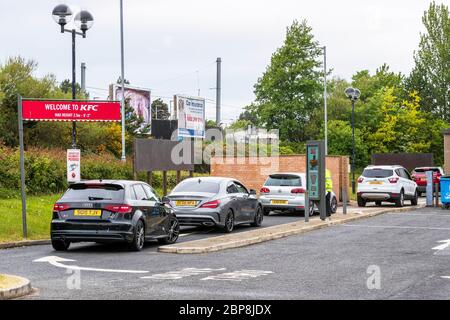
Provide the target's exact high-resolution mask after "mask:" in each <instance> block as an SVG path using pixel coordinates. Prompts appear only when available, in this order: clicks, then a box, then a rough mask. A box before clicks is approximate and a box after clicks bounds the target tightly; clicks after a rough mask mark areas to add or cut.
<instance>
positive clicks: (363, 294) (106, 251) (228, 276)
mask: <svg viewBox="0 0 450 320" xmlns="http://www.w3.org/2000/svg"><path fill="white" fill-rule="evenodd" d="M299 218H300V219H301V217H288V216H287V217H286V216H276V217H269V218H268V219H266V223H277V222H276V221H279V219H283V220H282V221H283V222H289V221H288V220H291V219H299ZM241 229H242V230H241ZM246 229H247V228H243V227H242V228H239V229H238V231H240V232H245V231H246ZM203 231H205V230H202V232H203ZM219 234H220V233H219ZM203 236H205V235H203ZM183 238H185V239H189V238H191V239H192V238H195V235H188V236H184V237H182V240H185V239H183ZM447 239H450V211H445V210H441V209H432V208H426V209H421V210H416V211H411V212H406V213H392V214H384V215H381V216H377V217H374V218H369V219H361V220H357V221H355V222H352V223H350V224H346V225H339V226H333V227H329V228H325V229H321V230H317V231H313V232H310V233H306V234H303V235H299V236H291V237H288V238H284V239H280V240H276V241H271V242H266V243H262V244H258V245H253V246H249V247H244V248H238V249H233V250H226V251H222V252H216V253H210V254H202V255H174V254H163V253H158V252H156V248H157V245H156V244H155V245H151V244H150V245H148V246H146V248H145V249H144V250H143V251H142V252H128V251H126V249H125V248H123V247H120V248H118V247H115V246H102V245H90V244H78V245H75V246H74V247H73V249H71V250H70V251H68V252H66V253H56V252H54V251H53V250H52V249H51V247H50V246H36V247H27V248H17V249H9V250H2V251H0V272H3V273H12V274H17V275H21V276H25V277H27V278H29V279H30V280H31V281H32V284H33V286H34V287H36V288H38V291H37V292H36V294H35V295H33V296H30V297H28V298H31V299H449V298H450V279H449V278H445V277H450V263H449V262H450V246H446V244H448V243H450V240H449V242H448V243H446V242H439V241H443V240H447ZM433 248H435V249H434V250H433ZM436 248H439V249H441V250H437V249H436ZM55 255H56V256H58V257H60V258H65V259H70V260H74V261H56V262H55V261H54V260H53V261H52V263H53V264H54V265H52V264H50V263H49V262H33V261H34V260H36V259H39V258H42V257H47V256H55ZM65 266H78V267H81V268H88V270H81V271H75V272H74V271H73V270H72V271H68V270H67V269H66V268H65ZM89 268H95V269H96V270H91V269H89ZM99 268H100V269H101V270H98V269H99ZM117 271H126V272H123V273H119V272H117ZM140 271H141V272H143V273H133V272H140ZM368 272H369V273H368ZM378 275H379V277H378ZM378 280H379V281H378ZM368 282H369V283H368ZM368 284H369V286H368Z"/></svg>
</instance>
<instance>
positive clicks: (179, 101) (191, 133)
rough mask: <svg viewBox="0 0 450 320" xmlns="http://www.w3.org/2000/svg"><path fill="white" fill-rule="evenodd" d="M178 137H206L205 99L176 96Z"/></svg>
mask: <svg viewBox="0 0 450 320" xmlns="http://www.w3.org/2000/svg"><path fill="white" fill-rule="evenodd" d="M176 108H177V112H176V114H177V118H178V137H179V138H180V137H186V138H204V137H205V99H203V98H194V97H187V96H181V95H177V96H176Z"/></svg>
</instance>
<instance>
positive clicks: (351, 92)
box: [345, 87, 361, 193]
mask: <svg viewBox="0 0 450 320" xmlns="http://www.w3.org/2000/svg"><path fill="white" fill-rule="evenodd" d="M345 95H346V96H347V98H349V99H350V100H351V102H352V149H353V150H352V193H355V158H356V154H355V102H356V100H358V99H359V97H360V96H361V91H359V90H358V89H356V88H351V87H350V88H347V89H345Z"/></svg>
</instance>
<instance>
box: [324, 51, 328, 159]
mask: <svg viewBox="0 0 450 320" xmlns="http://www.w3.org/2000/svg"><path fill="white" fill-rule="evenodd" d="M323 109H324V110H323V113H324V115H325V119H324V123H325V124H324V128H325V155H326V156H327V155H328V109H327V47H326V46H324V47H323Z"/></svg>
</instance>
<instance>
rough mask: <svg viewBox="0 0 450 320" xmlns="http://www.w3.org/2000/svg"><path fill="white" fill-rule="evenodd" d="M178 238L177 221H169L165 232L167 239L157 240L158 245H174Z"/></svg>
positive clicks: (178, 228)
mask: <svg viewBox="0 0 450 320" xmlns="http://www.w3.org/2000/svg"><path fill="white" fill-rule="evenodd" d="M179 236H180V224H179V223H178V220H177V219H172V220H171V221H170V227H169V230H168V231H167V238H162V239H158V242H159V243H160V244H174V243H175V242H177V240H178V237H179Z"/></svg>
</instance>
